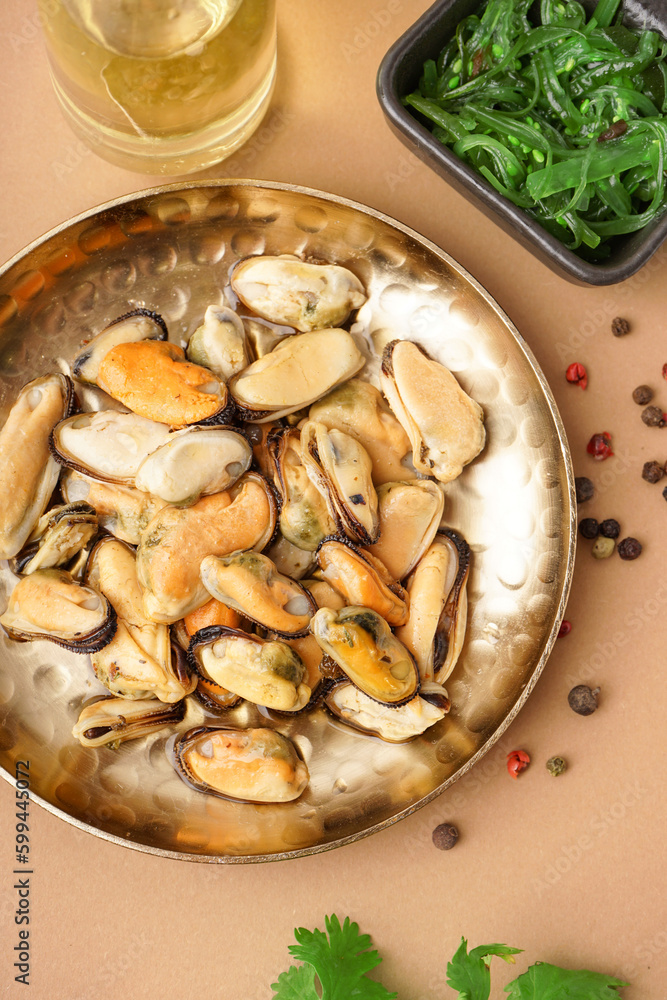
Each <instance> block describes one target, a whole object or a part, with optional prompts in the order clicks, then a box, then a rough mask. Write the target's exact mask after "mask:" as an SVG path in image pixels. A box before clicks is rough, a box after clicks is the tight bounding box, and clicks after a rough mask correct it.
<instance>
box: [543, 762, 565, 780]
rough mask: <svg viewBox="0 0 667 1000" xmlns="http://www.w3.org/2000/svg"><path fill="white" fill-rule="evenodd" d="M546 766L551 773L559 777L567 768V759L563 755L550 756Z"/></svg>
mask: <svg viewBox="0 0 667 1000" xmlns="http://www.w3.org/2000/svg"><path fill="white" fill-rule="evenodd" d="M546 767H547V771H548V772H549V774H553V776H554V778H557V777H558V775H559V774H562V773H563V771H566V770H567V761H565V760H563V758H562V757H549V760H548V761H547V765H546Z"/></svg>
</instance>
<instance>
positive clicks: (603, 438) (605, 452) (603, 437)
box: [586, 431, 614, 462]
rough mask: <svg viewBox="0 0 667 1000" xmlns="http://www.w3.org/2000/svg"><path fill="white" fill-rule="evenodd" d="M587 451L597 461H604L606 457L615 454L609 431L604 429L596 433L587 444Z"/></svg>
mask: <svg viewBox="0 0 667 1000" xmlns="http://www.w3.org/2000/svg"><path fill="white" fill-rule="evenodd" d="M586 451H587V452H588V454H589V455H592V456H593V458H594V459H595V461H596V462H604V460H605V458H609V457H610V456H611V455H613V454H614V453H613V451H612V450H611V434H610V433H609V431H602V432H601V433H600V434H594V435H593V437H592V438H591V439H590V441H589V442H588V444H587V445H586Z"/></svg>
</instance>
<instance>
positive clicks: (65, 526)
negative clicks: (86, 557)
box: [13, 501, 99, 576]
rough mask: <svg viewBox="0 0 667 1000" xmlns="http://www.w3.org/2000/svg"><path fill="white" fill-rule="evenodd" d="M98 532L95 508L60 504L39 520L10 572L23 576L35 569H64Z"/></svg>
mask: <svg viewBox="0 0 667 1000" xmlns="http://www.w3.org/2000/svg"><path fill="white" fill-rule="evenodd" d="M98 530H99V526H98V523H97V514H96V513H95V508H94V507H91V505H90V504H89V503H85V502H84V501H80V502H79V503H71V504H60V505H59V506H58V507H52V508H51V510H47V511H46V513H45V514H42V516H41V517H40V519H39V521H38V523H37V526H36V528H35V530H34V531H33V533H32V535H31V536H30V538H29V539H28V545H27V547H26V548H24V549H23V550H22V551H21V552H19V554H18V556H17V557H16V559H15V560H13V568H14V569H15V572H17V573H23V574H25V575H26V576H27V575H28V574H30V573H34V572H35V570H38V569H52V568H53V567H54V566H67V564H68V563H70V562H71V560H72V559H74V558H75V556H77V554H78V553H79V552H81V551H82V550H83V549H85V548H86V547H87V546H88V545H89V544H90V543H91V541H92V540H93V539H94V538H95V536H96V535H97V533H98Z"/></svg>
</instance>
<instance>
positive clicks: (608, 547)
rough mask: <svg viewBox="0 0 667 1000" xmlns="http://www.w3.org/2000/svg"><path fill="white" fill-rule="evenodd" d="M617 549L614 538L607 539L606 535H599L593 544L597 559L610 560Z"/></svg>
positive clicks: (593, 551)
mask: <svg viewBox="0 0 667 1000" xmlns="http://www.w3.org/2000/svg"><path fill="white" fill-rule="evenodd" d="M615 548H616V542H615V541H614V539H613V538H605V537H604V535H598V537H597V538H596V539H595V541H594V542H593V548H592V549H591V551H592V553H593V555H594V556H595V558H596V559H608V558H609V556H610V555H611V554H612V552H613V551H614V549H615Z"/></svg>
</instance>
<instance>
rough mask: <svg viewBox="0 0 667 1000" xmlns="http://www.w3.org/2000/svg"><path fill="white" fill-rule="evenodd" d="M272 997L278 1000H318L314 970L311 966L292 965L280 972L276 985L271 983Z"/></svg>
mask: <svg viewBox="0 0 667 1000" xmlns="http://www.w3.org/2000/svg"><path fill="white" fill-rule="evenodd" d="M271 989H272V990H273V991H274V993H273V995H274V997H279V998H280V1000H319V997H318V995H317V990H316V989H315V969H314V968H313V967H312V965H292V966H290V968H289V969H288V970H287V971H286V972H281V973H280V975H279V976H278V982H277V983H271Z"/></svg>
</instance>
